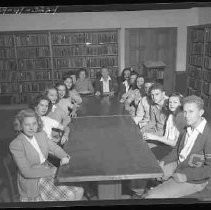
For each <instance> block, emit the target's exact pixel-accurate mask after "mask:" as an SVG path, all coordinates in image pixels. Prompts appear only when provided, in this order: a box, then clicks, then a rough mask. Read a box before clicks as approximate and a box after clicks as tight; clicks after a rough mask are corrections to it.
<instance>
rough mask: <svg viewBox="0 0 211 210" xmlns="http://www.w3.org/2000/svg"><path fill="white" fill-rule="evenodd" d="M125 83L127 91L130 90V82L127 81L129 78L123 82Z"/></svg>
mask: <svg viewBox="0 0 211 210" xmlns="http://www.w3.org/2000/svg"><path fill="white" fill-rule="evenodd" d="M123 84H124V85H125V88H126V93H127V92H128V90H129V87H130V86H129V84H128V82H127V80H125V81H124V82H123Z"/></svg>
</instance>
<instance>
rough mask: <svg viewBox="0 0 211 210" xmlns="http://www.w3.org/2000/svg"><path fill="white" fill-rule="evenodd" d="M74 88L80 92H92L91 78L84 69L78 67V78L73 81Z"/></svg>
mask: <svg viewBox="0 0 211 210" xmlns="http://www.w3.org/2000/svg"><path fill="white" fill-rule="evenodd" d="M75 89H76V91H78V93H80V94H88V93H91V94H92V93H94V88H93V85H92V82H91V80H90V79H89V78H88V77H87V71H86V69H80V70H79V74H78V79H77V81H76V83H75Z"/></svg>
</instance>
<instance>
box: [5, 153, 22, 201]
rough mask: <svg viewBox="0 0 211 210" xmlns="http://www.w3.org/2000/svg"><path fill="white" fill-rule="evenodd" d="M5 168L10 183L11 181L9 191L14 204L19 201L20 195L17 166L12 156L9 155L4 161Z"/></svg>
mask: <svg viewBox="0 0 211 210" xmlns="http://www.w3.org/2000/svg"><path fill="white" fill-rule="evenodd" d="M3 166H4V169H5V170H6V173H7V177H8V181H9V188H10V189H9V190H10V195H11V199H12V202H18V201H19V193H18V186H17V166H16V164H15V162H14V160H13V158H12V155H11V154H10V153H8V155H7V156H6V157H4V159H3Z"/></svg>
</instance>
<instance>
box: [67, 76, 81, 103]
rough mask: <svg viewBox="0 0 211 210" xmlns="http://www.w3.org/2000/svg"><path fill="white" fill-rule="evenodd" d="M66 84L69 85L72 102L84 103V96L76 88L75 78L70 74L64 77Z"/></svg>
mask: <svg viewBox="0 0 211 210" xmlns="http://www.w3.org/2000/svg"><path fill="white" fill-rule="evenodd" d="M63 81H64V84H65V85H66V87H67V90H68V96H69V97H70V98H71V99H72V102H73V103H74V104H76V105H79V104H81V103H82V98H81V96H80V94H79V93H78V92H77V91H76V90H75V87H74V83H73V79H72V77H70V76H65V77H64V78H63Z"/></svg>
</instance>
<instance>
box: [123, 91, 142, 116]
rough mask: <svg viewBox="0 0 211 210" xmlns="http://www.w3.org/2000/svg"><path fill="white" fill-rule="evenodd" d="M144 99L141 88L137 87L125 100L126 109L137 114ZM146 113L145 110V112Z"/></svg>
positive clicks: (132, 113) (133, 114)
mask: <svg viewBox="0 0 211 210" xmlns="http://www.w3.org/2000/svg"><path fill="white" fill-rule="evenodd" d="M141 101H142V95H141V93H140V91H139V89H135V90H134V91H133V93H132V94H131V95H130V97H128V98H127V99H126V101H125V110H127V111H128V112H129V113H130V114H131V115H132V116H133V117H134V116H135V115H136V112H137V108H138V106H139V103H141ZM143 113H144V112H143Z"/></svg>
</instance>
